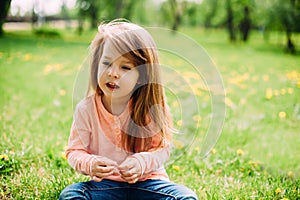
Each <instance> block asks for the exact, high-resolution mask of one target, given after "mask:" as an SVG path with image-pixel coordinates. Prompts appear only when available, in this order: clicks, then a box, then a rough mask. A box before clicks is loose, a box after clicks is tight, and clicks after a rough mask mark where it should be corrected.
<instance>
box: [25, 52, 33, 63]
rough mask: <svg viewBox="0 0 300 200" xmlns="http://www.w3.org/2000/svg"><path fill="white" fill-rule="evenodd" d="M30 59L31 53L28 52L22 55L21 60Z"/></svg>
mask: <svg viewBox="0 0 300 200" xmlns="http://www.w3.org/2000/svg"><path fill="white" fill-rule="evenodd" d="M31 59H32V55H31V54H30V53H28V54H25V55H24V57H23V60H24V61H29V60H31Z"/></svg>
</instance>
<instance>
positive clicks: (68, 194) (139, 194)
mask: <svg viewBox="0 0 300 200" xmlns="http://www.w3.org/2000/svg"><path fill="white" fill-rule="evenodd" d="M59 199H60V200H63V199H65V200H67V199H85V200H87V199H97V200H98V199H108V200H115V199H118V200H122V199H124V200H125V199H126V200H147V199H148V200H155V199H160V200H175V199H178V200H179V199H180V200H188V199H194V200H197V199H198V198H197V196H196V194H195V193H194V192H193V191H191V190H190V189H188V188H187V187H185V186H183V185H178V184H174V183H171V182H168V181H163V180H146V181H141V182H137V183H135V184H129V183H124V182H116V181H111V180H102V181H101V182H95V181H88V182H80V183H75V184H72V185H69V186H68V187H66V188H65V189H64V190H63V191H62V193H61V194H60V197H59Z"/></svg>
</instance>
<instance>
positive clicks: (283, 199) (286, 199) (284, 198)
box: [281, 197, 289, 200]
mask: <svg viewBox="0 0 300 200" xmlns="http://www.w3.org/2000/svg"><path fill="white" fill-rule="evenodd" d="M281 200H289V199H288V198H286V197H283V198H282V199H281Z"/></svg>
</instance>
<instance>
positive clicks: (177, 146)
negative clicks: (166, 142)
mask: <svg viewBox="0 0 300 200" xmlns="http://www.w3.org/2000/svg"><path fill="white" fill-rule="evenodd" d="M173 145H174V146H175V147H176V149H182V148H183V147H184V144H183V142H182V141H179V140H173Z"/></svg>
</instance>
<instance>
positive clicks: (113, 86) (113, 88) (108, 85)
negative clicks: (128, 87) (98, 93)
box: [106, 82, 120, 90]
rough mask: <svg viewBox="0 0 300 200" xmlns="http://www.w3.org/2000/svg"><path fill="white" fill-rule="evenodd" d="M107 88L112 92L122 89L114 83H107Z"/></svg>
mask: <svg viewBox="0 0 300 200" xmlns="http://www.w3.org/2000/svg"><path fill="white" fill-rule="evenodd" d="M106 87H108V88H109V89H110V90H116V89H119V88H120V87H119V86H118V85H117V84H115V83H112V82H108V83H106Z"/></svg>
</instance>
